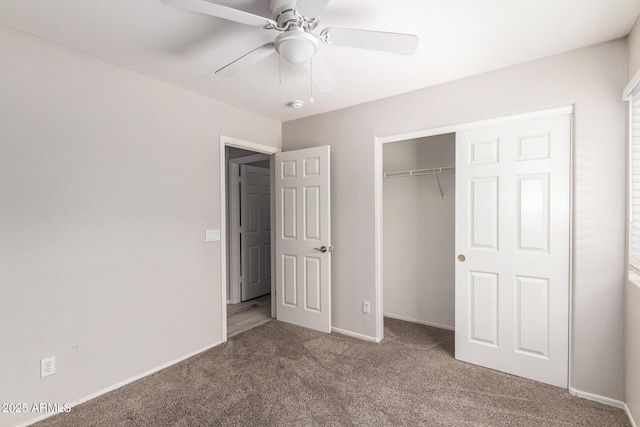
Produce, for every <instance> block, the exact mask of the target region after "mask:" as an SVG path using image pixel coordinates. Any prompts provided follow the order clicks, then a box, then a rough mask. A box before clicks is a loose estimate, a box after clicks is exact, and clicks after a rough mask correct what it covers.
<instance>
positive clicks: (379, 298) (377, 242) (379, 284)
mask: <svg viewBox="0 0 640 427" xmlns="http://www.w3.org/2000/svg"><path fill="white" fill-rule="evenodd" d="M382 144H383V142H378V140H377V139H376V142H375V145H374V159H375V160H374V161H375V165H374V174H375V175H374V178H373V180H374V188H375V189H374V203H375V208H374V210H373V218H374V219H373V222H374V226H375V230H376V231H375V234H374V236H373V238H374V257H375V260H376V262H375V267H374V268H375V273H374V274H375V278H374V287H375V288H374V301H373V307H374V313H375V316H376V319H375V334H376V336H375V339H376V342H380V341H382V340H383V338H384V306H383V304H384V301H383V295H382V291H383V289H384V283H383V282H384V272H383V263H382V248H383V247H384V246H383V240H382V236H383V233H382V226H383V217H382V214H383V209H382V207H383V201H382V197H383V191H382V189H383V184H382V179H383V177H382V166H383V165H382Z"/></svg>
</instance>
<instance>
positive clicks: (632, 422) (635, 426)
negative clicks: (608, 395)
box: [623, 403, 638, 427]
mask: <svg viewBox="0 0 640 427" xmlns="http://www.w3.org/2000/svg"><path fill="white" fill-rule="evenodd" d="M623 405H624V412H625V413H626V414H627V418H629V422H630V423H631V425H632V427H638V424H637V423H636V421H635V420H634V419H633V416H632V415H631V411H630V410H629V407H628V406H627V404H626V403H623Z"/></svg>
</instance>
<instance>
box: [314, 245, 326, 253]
mask: <svg viewBox="0 0 640 427" xmlns="http://www.w3.org/2000/svg"><path fill="white" fill-rule="evenodd" d="M313 250H314V251H319V252H322V253H326V252H327V251H328V249H327V247H326V246H320V247H319V248H313Z"/></svg>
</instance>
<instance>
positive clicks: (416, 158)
mask: <svg viewBox="0 0 640 427" xmlns="http://www.w3.org/2000/svg"><path fill="white" fill-rule="evenodd" d="M450 166H455V134H446V135H438V136H432V137H427V138H420V139H414V140H407V141H400V142H395V143H388V144H384V145H383V171H384V173H388V172H395V171H403V170H413V169H426V168H440V167H450ZM438 178H439V180H440V185H441V187H442V193H443V195H441V194H440V189H439V187H438V182H437V180H436V176H435V175H424V176H408V177H395V178H390V177H387V178H385V179H384V181H383V232H384V234H383V271H384V279H383V280H384V282H383V283H384V284H383V301H384V315H385V316H387V317H393V318H398V319H403V320H407V321H411V322H416V323H422V324H427V325H431V326H437V327H443V328H447V329H453V328H454V326H455V292H454V291H455V273H454V270H455V265H454V262H455V174H454V173H447V174H440V175H438Z"/></svg>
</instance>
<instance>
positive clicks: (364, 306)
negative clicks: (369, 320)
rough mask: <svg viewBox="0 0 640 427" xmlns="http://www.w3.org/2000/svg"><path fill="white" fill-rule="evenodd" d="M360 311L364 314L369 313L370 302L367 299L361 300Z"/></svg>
mask: <svg viewBox="0 0 640 427" xmlns="http://www.w3.org/2000/svg"><path fill="white" fill-rule="evenodd" d="M362 312H363V313H366V314H369V313H371V303H370V302H369V301H362Z"/></svg>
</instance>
